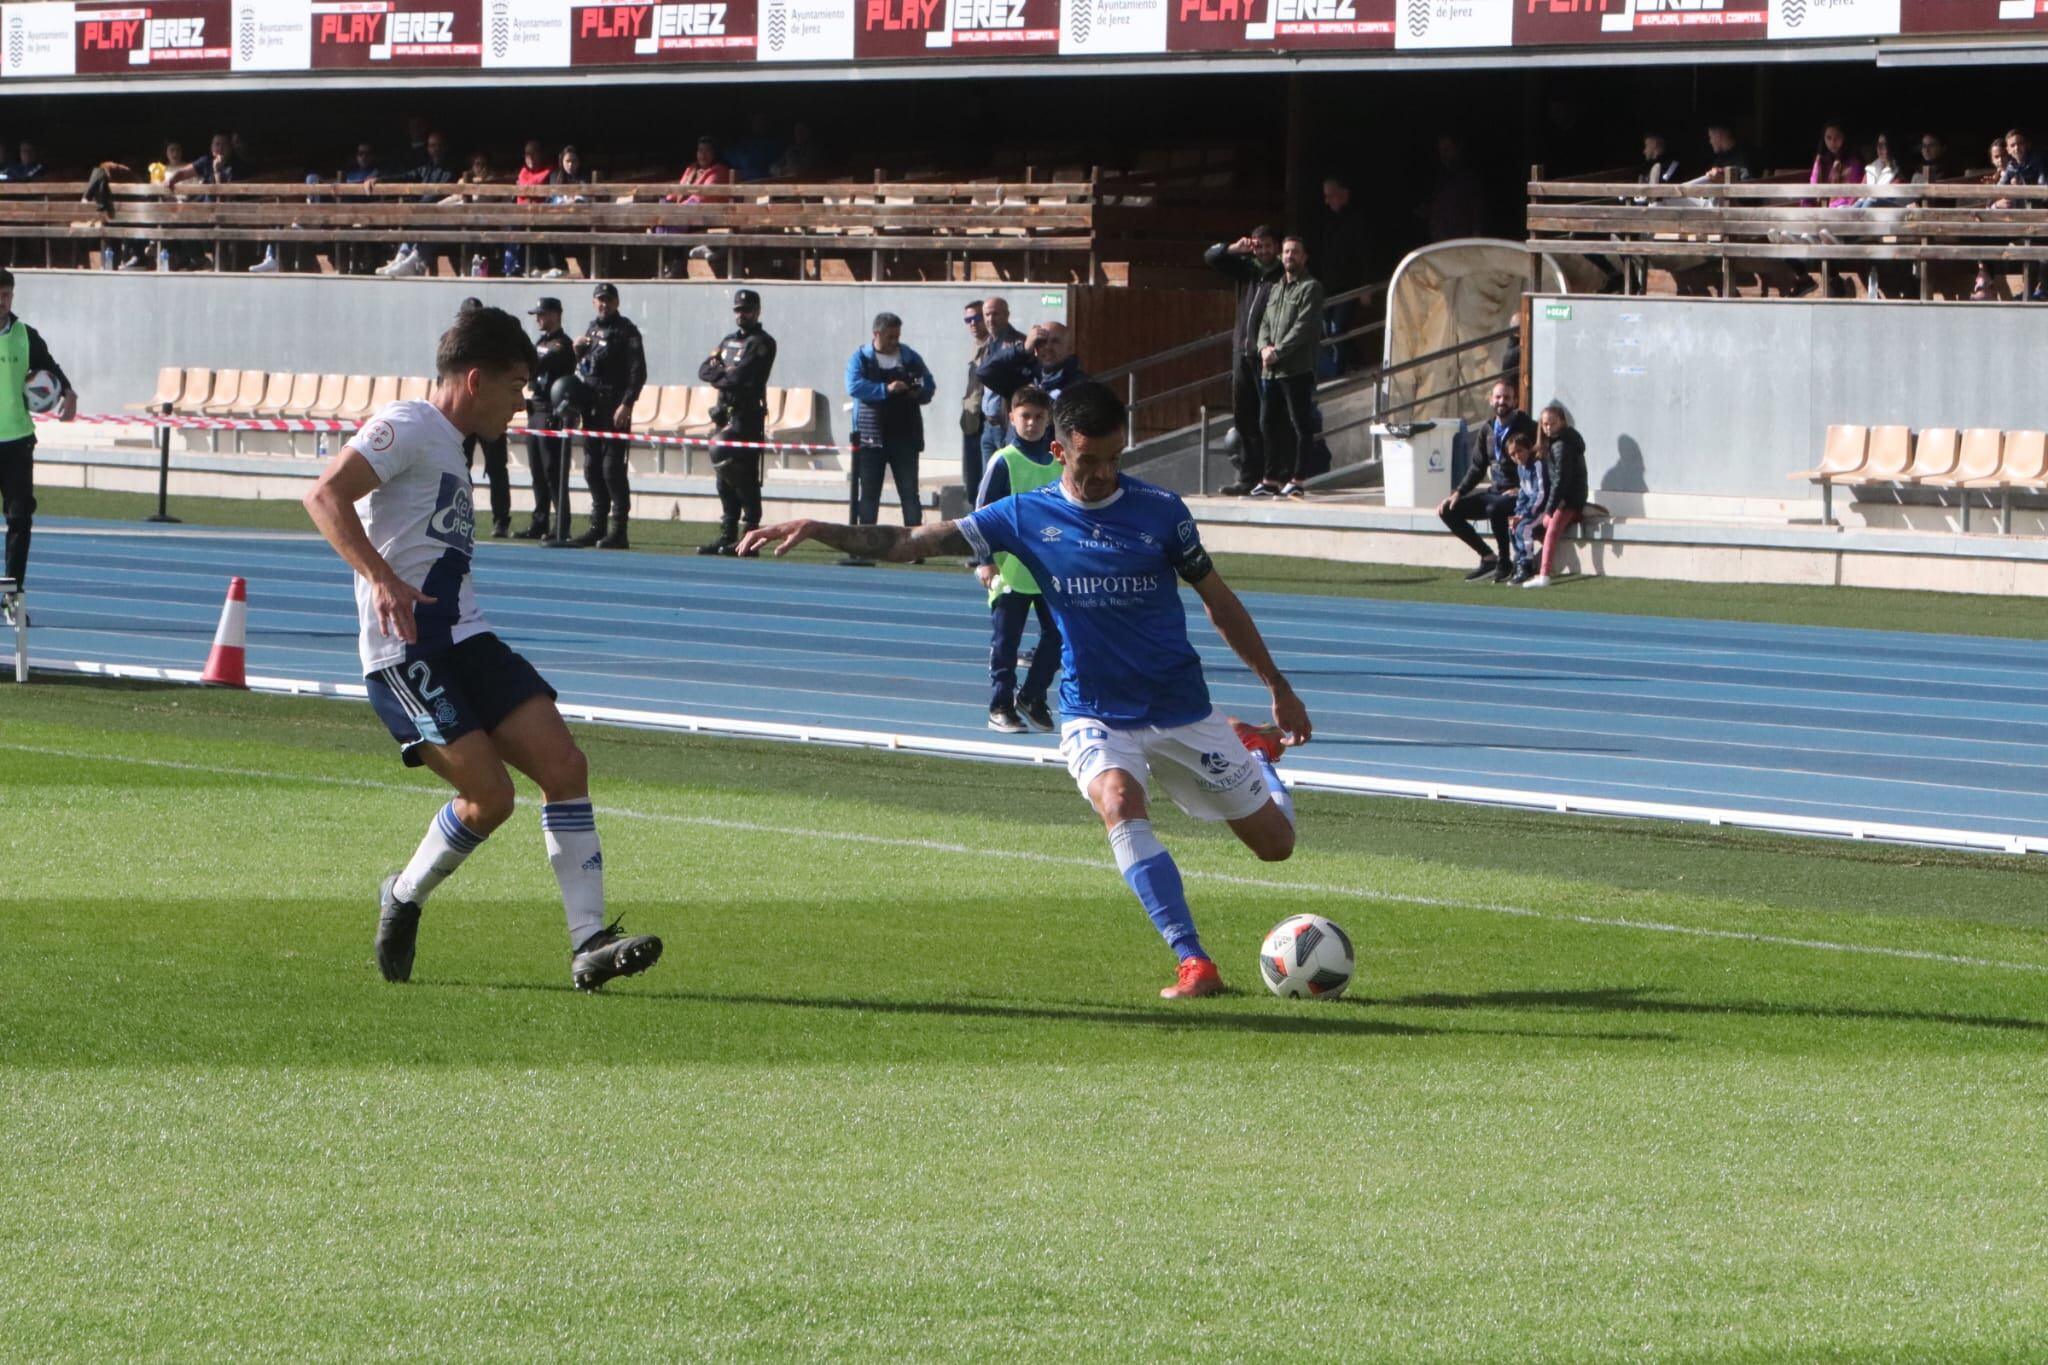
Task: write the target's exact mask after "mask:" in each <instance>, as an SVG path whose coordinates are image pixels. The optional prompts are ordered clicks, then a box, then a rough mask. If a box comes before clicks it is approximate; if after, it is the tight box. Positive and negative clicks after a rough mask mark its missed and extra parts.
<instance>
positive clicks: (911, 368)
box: [841, 313, 938, 564]
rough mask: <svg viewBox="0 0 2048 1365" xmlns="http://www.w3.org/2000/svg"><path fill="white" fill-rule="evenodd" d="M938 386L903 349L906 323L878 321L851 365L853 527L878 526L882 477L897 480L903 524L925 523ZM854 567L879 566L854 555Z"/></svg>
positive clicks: (884, 317)
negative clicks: (927, 425) (925, 482)
mask: <svg viewBox="0 0 2048 1365" xmlns="http://www.w3.org/2000/svg"><path fill="white" fill-rule="evenodd" d="M937 391H938V383H937V381H935V380H934V379H933V378H932V372H931V367H930V366H928V365H926V364H925V363H924V357H923V356H920V355H919V354H918V353H917V352H916V351H913V350H911V349H910V348H909V347H908V346H905V345H904V344H903V319H902V318H899V317H897V316H896V315H895V314H894V313H877V314H876V315H875V327H874V340H872V341H870V342H869V343H868V344H867V345H865V346H863V347H861V348H860V349H859V350H857V351H855V352H854V353H853V358H852V359H850V360H848V361H847V362H846V396H847V397H848V398H851V399H853V404H854V406H853V430H854V435H853V524H854V525H856V526H873V525H875V524H876V518H877V517H878V516H879V515H880V513H881V505H882V471H883V470H885V469H886V470H888V472H889V473H890V474H891V475H893V476H894V477H895V480H896V496H897V498H898V499H900V500H901V501H902V503H903V524H904V525H905V526H915V525H917V524H918V523H919V522H921V521H922V520H923V519H924V517H923V513H922V511H921V509H920V508H919V505H918V488H917V457H918V456H919V455H920V454H922V453H923V452H924V413H923V412H921V411H919V409H921V408H922V407H924V405H925V404H927V403H929V402H931V401H932V395H933V394H934V393H936V392H937ZM841 562H843V563H849V564H870V563H873V562H874V561H872V560H868V559H862V558H860V557H858V556H854V555H849V556H847V558H846V559H845V560H843V561H841Z"/></svg>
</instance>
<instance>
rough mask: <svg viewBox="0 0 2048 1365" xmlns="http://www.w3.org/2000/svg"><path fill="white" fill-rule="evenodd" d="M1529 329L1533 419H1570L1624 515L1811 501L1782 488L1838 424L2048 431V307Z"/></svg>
mask: <svg viewBox="0 0 2048 1365" xmlns="http://www.w3.org/2000/svg"><path fill="white" fill-rule="evenodd" d="M1531 315H1532V317H1533V320H1534V321H1533V324H1532V330H1533V338H1532V355H1531V364H1532V367H1533V369H1532V384H1533V392H1532V393H1531V395H1530V398H1531V400H1532V401H1531V402H1530V404H1529V406H1530V407H1531V408H1534V407H1536V406H1537V405H1538V404H1541V403H1544V402H1548V401H1550V400H1552V399H1555V400H1558V401H1561V402H1563V403H1564V404H1565V406H1566V407H1567V408H1568V409H1569V410H1570V411H1571V413H1572V416H1573V419H1574V421H1575V422H1576V424H1577V426H1578V428H1579V430H1580V431H1582V432H1583V433H1584V434H1585V437H1586V456H1587V466H1588V472H1589V473H1590V475H1591V477H1592V480H1593V485H1594V487H1595V488H1597V489H1600V490H1603V491H1604V492H1606V493H1609V494H1612V495H1614V496H1611V497H1602V498H1601V501H1603V502H1607V503H1609V504H1610V505H1611V506H1614V507H1615V510H1617V511H1624V510H1628V511H1635V510H1641V508H1640V507H1637V506H1632V505H1631V504H1632V503H1639V502H1641V501H1642V500H1643V498H1644V497H1645V495H1648V497H1649V498H1650V499H1651V510H1652V511H1653V513H1656V512H1657V508H1656V506H1655V502H1656V499H1657V497H1658V495H1667V496H1669V497H1686V498H1695V499H1731V500H1737V499H1747V500H1752V501H1755V502H1764V503H1772V502H1776V503H1785V502H1793V501H1799V502H1803V501H1805V500H1806V497H1807V494H1806V491H1805V489H1804V486H1803V485H1799V484H1793V483H1788V482H1787V481H1786V478H1785V475H1786V474H1787V473H1790V472H1793V471H1796V470H1801V469H1810V468H1812V467H1813V466H1814V465H1815V464H1816V463H1818V462H1819V459H1820V450H1821V441H1822V438H1823V436H1824V435H1825V434H1826V431H1827V428H1828V426H1829V425H1830V424H1831V423H1837V422H1854V423H1860V424H1864V425H1874V424H1878V423H1903V424H1905V425H1907V426H1910V427H1913V428H1914V429H1915V430H1918V429H1920V428H1922V427H1932V426H1954V427H1973V426H1985V427H2004V428H2008V429H2011V428H2020V427H2037V428H2038V427H2043V426H2048V386H2044V384H2043V382H2042V378H2041V374H2040V359H2039V358H2040V356H2041V355H2043V354H2044V352H2048V308H2040V307H2033V306H2028V305H2025V304H1991V303H1959V304H1947V303H1872V302H1868V301H1866V300H1862V299H1838V300H1832V301H1826V302H1809V301H1806V300H1779V299H1725V300H1723V299H1672V298H1602V297H1587V296H1584V295H1575V296H1572V297H1569V298H1550V297H1536V298H1533V299H1532V302H1531ZM1596 496H1599V495H1597V494H1596ZM1754 510H1759V511H1761V510H1764V509H1763V508H1755V509H1754ZM1659 514H1661V513H1659Z"/></svg>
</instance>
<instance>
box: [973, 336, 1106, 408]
mask: <svg viewBox="0 0 2048 1365" xmlns="http://www.w3.org/2000/svg"><path fill="white" fill-rule="evenodd" d="M974 373H975V377H976V378H978V379H980V380H981V382H982V383H983V384H985V385H987V386H988V390H989V392H991V393H994V394H997V395H999V396H1000V397H1001V398H1002V399H1003V401H1005V402H1008V401H1009V398H1010V395H1011V394H1014V393H1015V392H1017V390H1019V389H1021V388H1023V387H1024V386H1025V385H1026V384H1035V385H1037V386H1038V387H1039V388H1041V389H1044V390H1045V391H1046V392H1047V393H1048V394H1050V395H1051V396H1052V400H1053V401H1054V402H1055V403H1057V402H1058V401H1059V400H1060V395H1061V394H1063V393H1065V392H1066V391H1067V390H1068V389H1071V388H1073V387H1074V386H1075V385H1076V384H1080V383H1083V382H1085V381H1086V380H1087V378H1088V375H1087V372H1086V371H1084V370H1083V369H1082V368H1081V358H1080V357H1079V356H1077V355H1075V354H1074V341H1073V333H1071V332H1069V331H1068V330H1067V324H1065V323H1064V322H1041V323H1039V324H1037V325H1036V326H1035V327H1033V328H1032V329H1031V330H1030V331H1029V332H1028V333H1026V334H1025V336H1024V340H1023V341H1022V342H1021V343H1020V344H1018V345H1015V346H999V347H994V348H992V349H991V350H990V351H989V354H988V359H986V360H984V361H982V362H981V364H980V366H979V367H977V368H976V370H975V371H974Z"/></svg>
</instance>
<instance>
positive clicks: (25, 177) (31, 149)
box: [0, 142, 45, 184]
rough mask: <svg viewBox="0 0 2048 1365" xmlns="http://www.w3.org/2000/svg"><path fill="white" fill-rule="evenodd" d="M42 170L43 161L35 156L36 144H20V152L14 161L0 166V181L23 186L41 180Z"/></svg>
mask: <svg viewBox="0 0 2048 1365" xmlns="http://www.w3.org/2000/svg"><path fill="white" fill-rule="evenodd" d="M44 169H45V167H44V166H43V159H42V158H41V157H40V156H37V155H36V144H35V143H33V142H24V143H22V144H21V150H20V152H19V153H18V154H17V155H16V156H15V158H14V160H12V161H10V162H8V163H7V164H6V165H5V166H0V180H6V181H9V182H11V183H14V184H23V183H26V182H27V181H30V180H41V179H42V178H43V172H44Z"/></svg>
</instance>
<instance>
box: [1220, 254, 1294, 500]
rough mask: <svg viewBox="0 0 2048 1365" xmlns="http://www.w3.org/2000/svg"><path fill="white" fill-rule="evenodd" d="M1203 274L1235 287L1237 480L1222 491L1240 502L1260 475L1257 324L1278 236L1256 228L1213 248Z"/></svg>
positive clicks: (1274, 271)
mask: <svg viewBox="0 0 2048 1365" xmlns="http://www.w3.org/2000/svg"><path fill="white" fill-rule="evenodd" d="M1202 259H1203V261H1205V262H1206V263H1207V264H1208V265H1209V268H1210V269H1212V270H1220V271H1222V272H1223V273H1224V274H1226V275H1228V276H1230V278H1231V279H1232V280H1234V281H1236V282H1237V311H1236V313H1235V315H1234V316H1233V317H1232V319H1231V324H1230V420H1231V424H1232V426H1234V427H1235V428H1236V430H1237V478H1236V480H1234V481H1233V482H1232V483H1230V484H1229V485H1227V486H1226V487H1224V489H1223V490H1222V491H1223V492H1224V493H1225V494H1226V495H1228V496H1230V497H1233V498H1241V497H1243V496H1244V495H1245V494H1247V493H1249V492H1251V491H1252V490H1253V489H1254V488H1256V487H1258V486H1259V480H1261V479H1262V478H1264V477H1265V473H1266V441H1265V438H1264V437H1263V436H1262V435H1260V433H1259V394H1260V392H1261V391H1262V389H1263V388H1264V382H1265V381H1264V380H1263V378H1262V377H1261V375H1260V365H1259V322H1260V320H1261V319H1262V318H1263V317H1264V316H1265V313H1266V299H1267V297H1268V296H1269V295H1270V294H1271V293H1272V290H1273V283H1274V281H1276V280H1278V279H1279V278H1280V275H1281V266H1280V232H1279V229H1277V228H1271V227H1267V226H1266V225H1265V224H1263V223H1261V224H1260V225H1259V226H1257V227H1255V228H1253V229H1252V230H1251V232H1250V233H1249V234H1248V235H1246V236H1243V237H1240V238H1238V239H1237V240H1236V241H1234V242H1228V243H1225V242H1218V243H1217V244H1216V245H1214V246H1212V247H1210V248H1209V249H1208V251H1206V252H1204V253H1203V255H1202Z"/></svg>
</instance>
